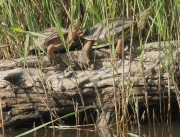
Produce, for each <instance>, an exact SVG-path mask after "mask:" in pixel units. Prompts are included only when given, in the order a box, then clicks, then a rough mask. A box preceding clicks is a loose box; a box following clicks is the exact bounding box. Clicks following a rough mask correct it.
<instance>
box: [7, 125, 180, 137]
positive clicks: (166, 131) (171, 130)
mask: <svg viewBox="0 0 180 137" xmlns="http://www.w3.org/2000/svg"><path fill="white" fill-rule="evenodd" d="M129 130H130V129H129ZM131 130H133V131H128V132H125V133H124V134H123V135H122V132H119V134H120V136H125V137H131V136H130V134H131V133H133V134H135V135H138V136H139V134H140V137H180V122H173V123H171V125H168V124H165V123H164V124H163V123H162V124H144V125H141V130H140V132H138V131H137V127H136V128H134V129H132V128H131ZM26 131H27V130H25V129H21V130H14V131H6V132H5V133H6V135H5V137H14V136H16V135H19V134H21V133H24V132H26ZM128 133H129V134H128ZM115 136H117V132H116V130H115V129H101V131H99V130H95V129H93V128H88V129H81V130H80V129H79V130H77V129H66V130H56V131H53V129H49V128H48V129H44V128H43V129H39V130H37V132H35V133H31V134H28V135H26V136H24V137H115Z"/></svg>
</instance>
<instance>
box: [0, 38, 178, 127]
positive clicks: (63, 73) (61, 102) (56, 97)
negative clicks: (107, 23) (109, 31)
mask: <svg viewBox="0 0 180 137" xmlns="http://www.w3.org/2000/svg"><path fill="white" fill-rule="evenodd" d="M171 46H172V49H173V51H172V52H173V57H172V58H169V59H168V58H167V55H165V51H166V49H167V47H168V42H162V43H161V45H160V46H159V43H158V42H154V43H149V44H146V45H145V51H144V54H143V52H140V51H138V49H137V50H136V51H133V54H132V58H131V62H129V59H125V60H124V74H123V75H122V73H123V67H122V64H123V62H122V60H119V61H116V62H115V61H114V62H111V59H110V50H109V49H105V48H102V49H97V50H95V51H94V50H92V51H91V55H90V57H91V60H92V62H93V63H94V70H80V69H79V68H75V69H74V71H71V70H69V71H67V67H68V65H67V64H69V59H68V56H67V54H66V53H64V54H60V55H58V57H57V60H56V61H57V63H58V65H56V66H55V65H54V66H53V65H52V63H51V62H49V60H48V59H47V57H46V56H45V57H43V58H41V59H40V58H37V57H36V56H28V57H27V58H26V64H25V66H26V67H25V68H23V66H24V59H23V58H19V59H13V60H1V61H0V92H1V94H0V97H1V102H0V103H1V106H2V110H3V118H4V125H5V127H9V126H12V125H13V124H15V123H16V122H17V121H19V120H21V121H23V120H26V119H32V118H39V117H41V116H43V115H46V114H48V113H49V110H48V106H49V108H50V109H51V111H52V113H54V111H56V113H57V114H58V113H69V112H73V111H74V101H76V102H77V103H78V108H79V109H80V108H83V104H84V106H89V105H94V104H96V105H95V109H96V110H97V112H98V114H97V116H98V118H97V123H96V124H97V126H108V125H109V124H112V123H114V122H115V113H114V105H115V102H118V101H119V102H121V99H122V96H121V88H122V86H124V88H125V93H126V94H125V97H126V98H127V97H129V103H130V104H131V103H134V104H135V103H136V101H137V102H138V103H139V106H144V105H148V106H149V105H153V104H156V103H158V102H160V101H161V100H162V99H163V100H166V99H171V101H173V100H174V101H178V102H179V90H178V86H179V77H180V75H179V57H180V54H179V51H180V50H179V47H180V46H179V42H178V41H172V42H171ZM70 54H71V58H73V59H74V62H73V64H75V66H77V65H76V64H77V62H76V59H77V58H78V51H72V52H71V53H70ZM126 58H128V57H126ZM94 59H95V60H94ZM93 60H94V61H93ZM71 63H72V62H71ZM130 64H131V67H130ZM163 65H164V66H167V67H168V68H169V69H170V70H171V72H168V71H167V68H166V67H164V66H163ZM41 68H42V69H41ZM112 68H115V69H114V70H113V71H112ZM172 74H175V76H176V78H175V77H174V79H172V77H169V76H172ZM122 76H124V78H122ZM168 79H170V80H169V81H170V83H169V86H168ZM123 83H124V85H123ZM45 91H46V92H47V96H46V95H45ZM168 91H170V92H168ZM115 92H116V95H115V96H116V99H117V100H114V93H115ZM80 94H82V97H83V100H81V96H80ZM169 94H170V97H169V96H168V95H169ZM98 96H99V98H98ZM146 98H147V100H146ZM47 99H48V100H47ZM147 101H148V102H147ZM47 102H48V103H47ZM147 103H148V104H147ZM101 108H103V109H101ZM118 113H119V112H118ZM118 115H119V116H120V115H121V114H118ZM104 118H106V121H103V119H104Z"/></svg>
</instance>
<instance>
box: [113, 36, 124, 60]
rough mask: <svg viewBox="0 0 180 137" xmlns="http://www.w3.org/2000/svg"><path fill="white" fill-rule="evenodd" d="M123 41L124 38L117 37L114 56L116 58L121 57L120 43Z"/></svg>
mask: <svg viewBox="0 0 180 137" xmlns="http://www.w3.org/2000/svg"><path fill="white" fill-rule="evenodd" d="M123 42H124V40H122V39H119V40H118V42H117V45H116V49H115V57H116V58H121V57H122V43H123Z"/></svg>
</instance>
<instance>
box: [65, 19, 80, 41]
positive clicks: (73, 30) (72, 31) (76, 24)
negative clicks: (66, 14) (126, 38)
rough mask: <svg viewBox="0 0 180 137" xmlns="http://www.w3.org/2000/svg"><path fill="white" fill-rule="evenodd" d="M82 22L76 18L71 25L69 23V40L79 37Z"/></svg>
mask: <svg viewBox="0 0 180 137" xmlns="http://www.w3.org/2000/svg"><path fill="white" fill-rule="evenodd" d="M80 26H81V22H80V20H79V19H75V20H74V21H73V22H72V23H71V24H70V25H69V34H68V39H69V42H72V41H74V39H75V38H76V37H77V35H78V32H79V30H80Z"/></svg>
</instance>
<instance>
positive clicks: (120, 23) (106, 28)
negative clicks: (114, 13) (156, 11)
mask: <svg viewBox="0 0 180 137" xmlns="http://www.w3.org/2000/svg"><path fill="white" fill-rule="evenodd" d="M151 13H152V6H150V7H149V8H148V9H146V10H145V11H144V12H143V13H142V14H140V15H139V20H138V21H133V20H131V19H122V18H118V17H115V18H114V19H112V18H108V19H105V20H102V21H101V22H99V23H97V24H96V25H94V26H93V27H92V28H90V29H89V30H87V31H86V32H85V34H84V35H83V37H82V39H84V40H85V44H84V46H83V48H82V50H81V51H80V53H79V57H78V64H79V66H80V67H81V68H86V67H87V65H89V63H90V59H89V52H90V49H91V48H92V46H93V45H100V44H107V43H109V37H112V36H113V37H114V39H118V40H117V41H115V42H116V43H117V45H116V49H115V56H116V57H120V53H121V52H122V49H121V47H122V42H124V41H125V40H126V39H127V38H129V37H130V36H131V34H130V28H131V27H133V26H134V34H133V36H134V37H137V36H138V29H139V30H141V31H143V30H144V31H145V26H146V24H147V22H148V20H149V16H150V14H151ZM105 24H107V25H105ZM123 29H124V40H122V30H123Z"/></svg>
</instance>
